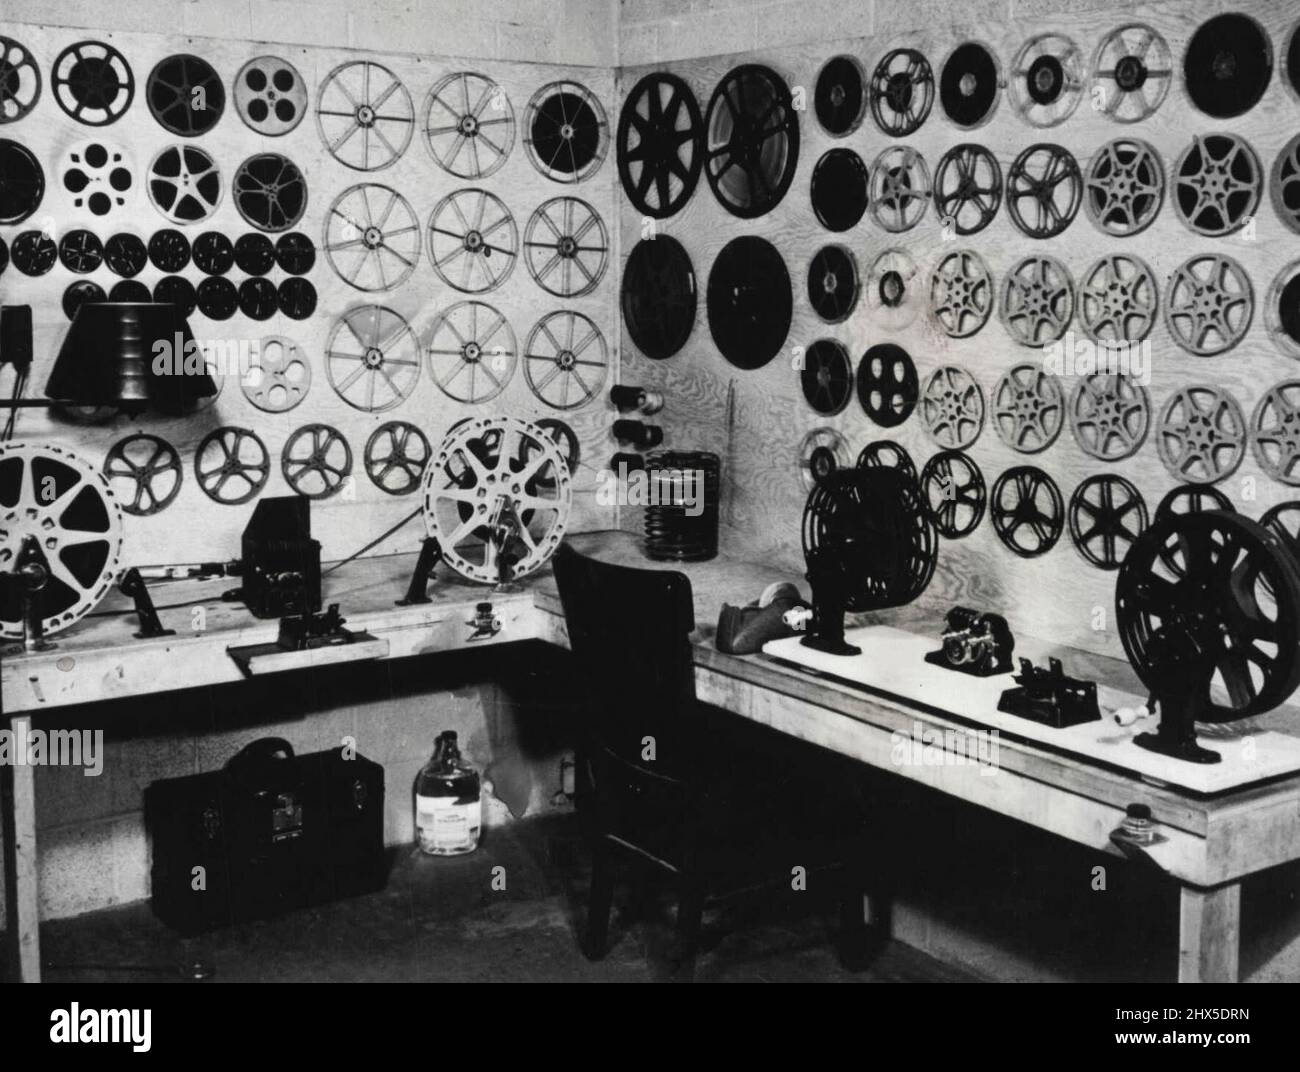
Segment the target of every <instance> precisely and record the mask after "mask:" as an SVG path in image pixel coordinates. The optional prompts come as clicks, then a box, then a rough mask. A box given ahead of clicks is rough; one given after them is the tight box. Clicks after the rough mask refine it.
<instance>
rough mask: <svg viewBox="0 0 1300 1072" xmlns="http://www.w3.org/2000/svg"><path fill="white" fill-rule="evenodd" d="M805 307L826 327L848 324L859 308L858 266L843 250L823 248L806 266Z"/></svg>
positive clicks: (832, 246) (842, 247)
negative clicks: (806, 291)
mask: <svg viewBox="0 0 1300 1072" xmlns="http://www.w3.org/2000/svg"><path fill="white" fill-rule="evenodd" d="M808 303H809V304H810V305H811V306H812V307H813V310H814V311H815V312H816V313H817V315H818V316H819V317H821V318H822V319H823V320H825V321H826V322H827V323H828V324H838V323H840V322H841V321H844V320H847V319H848V318H849V314H850V313H852V312H853V309H854V307H855V306H856V305H857V304H858V262H857V261H856V260H855V259H854V256H853V254H852V253H851V252H850V251H849V249H848V248H847V247H846V246H839V245H831V246H822V248H821V249H819V250H818V251H817V252H816V253H814V254H813V258H812V260H811V261H809V263H808Z"/></svg>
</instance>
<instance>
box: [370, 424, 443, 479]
mask: <svg viewBox="0 0 1300 1072" xmlns="http://www.w3.org/2000/svg"><path fill="white" fill-rule="evenodd" d="M432 453H433V448H432V447H430V446H429V441H428V439H426V438H425V435H424V433H423V432H421V431H420V429H419V428H417V427H416V426H415V425H413V424H407V423H406V422H405V421H389V422H388V423H386V424H381V425H380V426H379V427H378V428H376V429H375V430H374V431H373V432H371V433H370V438H369V439H367V440H366V451H365V456H364V458H363V463H364V465H365V468H366V475H367V476H368V477H370V482H371V483H372V484H374V485H375V487H377V488H378V489H379V490H380V491H382V492H385V493H387V494H389V495H410V494H411V492H413V491H415V489H416V488H418V487H419V486H420V481H421V479H423V477H424V467H425V466H426V465H428V464H429V457H430V455H432Z"/></svg>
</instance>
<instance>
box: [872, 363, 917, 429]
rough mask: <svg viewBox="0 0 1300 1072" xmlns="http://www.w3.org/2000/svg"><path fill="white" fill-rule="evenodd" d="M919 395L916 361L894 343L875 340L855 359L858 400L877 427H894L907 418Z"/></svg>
mask: <svg viewBox="0 0 1300 1072" xmlns="http://www.w3.org/2000/svg"><path fill="white" fill-rule="evenodd" d="M918 395H919V387H918V382H917V375H916V365H915V364H913V362H912V357H911V355H910V354H909V353H908V352H907V351H906V350H904V349H903V348H902V347H901V346H899V345H898V344H897V343H892V342H881V343H876V345H875V346H872V347H869V348H868V349H867V351H866V353H864V354H863V355H862V358H861V360H859V361H858V402H859V403H860V404H861V406H862V411H863V412H864V413H865V414H866V415H867V416H868V417H870V418H871V419H872V420H873V421H875V423H876V424H878V425H879V426H880V427H882V428H897V427H898V426H899V425H900V424H902V423H903V422H904V421H906V420H907V418H908V417H910V416H911V415H912V410H914V409H915V408H916V402H917V397H918Z"/></svg>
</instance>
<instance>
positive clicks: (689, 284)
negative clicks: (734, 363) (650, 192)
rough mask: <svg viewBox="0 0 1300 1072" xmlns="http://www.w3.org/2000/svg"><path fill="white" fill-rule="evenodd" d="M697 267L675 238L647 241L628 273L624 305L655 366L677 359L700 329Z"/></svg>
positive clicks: (633, 333) (635, 250) (635, 338)
mask: <svg viewBox="0 0 1300 1072" xmlns="http://www.w3.org/2000/svg"><path fill="white" fill-rule="evenodd" d="M696 301H697V296H696V292H695V268H694V266H692V264H691V258H690V256H689V254H687V252H686V250H685V249H683V248H682V244H681V243H680V242H678V241H677V239H675V238H673V237H672V236H671V235H665V234H661V235H656V236H655V237H654V238H653V239H642V240H641V241H640V242H638V243H637V244H636V245H635V246H633V247H632V253H631V255H630V256H629V257H628V259H627V265H626V267H625V268H624V270H623V286H622V292H621V294H620V298H619V302H620V306H621V308H622V311H623V322H624V323H625V324H626V325H627V333H628V335H629V336H630V337H631V339H632V342H633V343H634V344H635V345H636V348H637V349H638V350H640V351H641V353H643V354H645V356H646V357H648V358H651V359H652V360H654V361H662V360H664V359H665V358H669V357H672V356H673V354H675V353H677V352H678V351H679V350H681V348H682V347H683V346H685V345H686V340H687V339H689V338H690V335H691V330H692V329H693V328H694V327H695V307H696Z"/></svg>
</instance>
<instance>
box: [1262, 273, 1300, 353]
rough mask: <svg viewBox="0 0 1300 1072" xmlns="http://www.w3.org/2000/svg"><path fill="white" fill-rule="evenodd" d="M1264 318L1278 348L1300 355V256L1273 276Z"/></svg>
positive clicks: (1284, 351)
mask: <svg viewBox="0 0 1300 1072" xmlns="http://www.w3.org/2000/svg"><path fill="white" fill-rule="evenodd" d="M1264 321H1265V323H1266V324H1267V326H1268V333H1269V336H1270V337H1271V338H1272V339H1273V342H1274V343H1275V344H1276V345H1277V348H1278V349H1279V350H1281V351H1282V352H1283V353H1284V354H1286V355H1287V356H1288V357H1296V358H1300V260H1294V261H1292V262H1291V263H1290V264H1288V265H1287V266H1286V267H1285V268H1283V269H1282V270H1281V271H1280V272H1278V274H1277V278H1276V279H1274V280H1273V283H1272V285H1271V286H1270V287H1269V290H1268V298H1267V300H1266V302H1265V305H1264Z"/></svg>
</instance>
